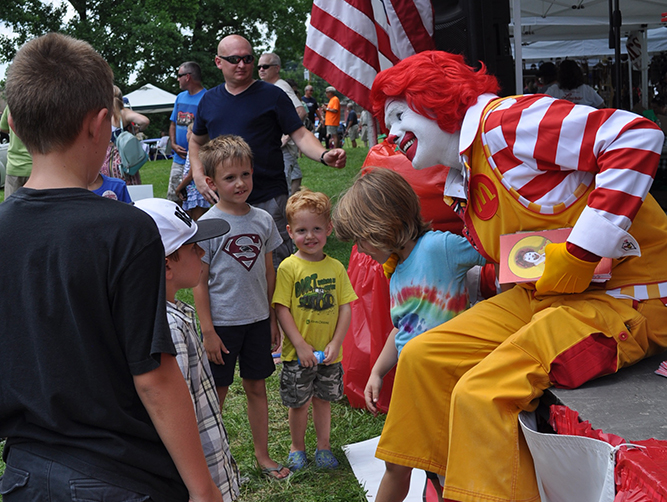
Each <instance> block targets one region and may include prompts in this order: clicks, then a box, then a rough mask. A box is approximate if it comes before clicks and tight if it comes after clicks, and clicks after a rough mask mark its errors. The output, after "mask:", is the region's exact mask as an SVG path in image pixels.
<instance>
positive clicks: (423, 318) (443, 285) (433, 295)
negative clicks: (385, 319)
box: [389, 231, 486, 355]
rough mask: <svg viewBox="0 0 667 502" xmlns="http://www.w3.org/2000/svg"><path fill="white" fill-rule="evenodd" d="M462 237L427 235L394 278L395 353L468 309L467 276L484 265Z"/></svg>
mask: <svg viewBox="0 0 667 502" xmlns="http://www.w3.org/2000/svg"><path fill="white" fill-rule="evenodd" d="M485 263H486V262H485V260H484V258H482V256H481V255H480V254H479V253H478V252H477V251H475V250H474V249H473V247H472V246H471V245H470V243H469V242H468V241H467V240H466V239H465V237H461V236H460V235H456V234H452V233H450V232H440V231H436V232H426V233H425V234H424V235H423V236H422V237H420V238H419V239H418V240H417V242H416V244H415V247H414V248H413V250H412V252H411V253H410V255H409V256H408V258H407V260H405V261H404V262H402V263H399V264H398V266H397V267H396V271H395V272H394V274H393V275H392V276H391V281H390V283H389V292H390V295H391V320H392V322H393V324H394V326H395V327H396V328H397V329H398V332H397V333H396V349H397V350H398V354H399V355H400V353H401V350H402V349H403V346H404V345H405V344H406V343H408V342H409V341H410V340H412V339H413V338H414V337H415V336H417V335H419V334H421V333H423V332H424V331H427V330H429V329H431V328H435V327H436V326H439V325H440V324H442V323H443V322H445V321H448V320H449V319H451V318H453V317H455V316H456V315H458V314H460V313H461V312H463V311H464V310H465V309H467V308H468V291H467V289H466V273H467V272H468V270H470V269H471V268H472V267H474V266H475V265H484V264H485Z"/></svg>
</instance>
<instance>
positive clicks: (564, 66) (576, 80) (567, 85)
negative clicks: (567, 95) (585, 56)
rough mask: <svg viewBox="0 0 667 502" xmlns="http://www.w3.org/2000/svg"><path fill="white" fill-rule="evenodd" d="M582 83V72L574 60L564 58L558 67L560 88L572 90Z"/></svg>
mask: <svg viewBox="0 0 667 502" xmlns="http://www.w3.org/2000/svg"><path fill="white" fill-rule="evenodd" d="M583 83H584V74H583V72H582V71H581V68H579V65H578V64H577V62H576V61H574V60H572V59H566V60H565V61H563V62H562V63H561V64H560V66H559V67H558V85H559V87H560V88H561V89H565V90H568V91H569V90H572V89H576V88H577V87H579V86H580V85H581V84H583Z"/></svg>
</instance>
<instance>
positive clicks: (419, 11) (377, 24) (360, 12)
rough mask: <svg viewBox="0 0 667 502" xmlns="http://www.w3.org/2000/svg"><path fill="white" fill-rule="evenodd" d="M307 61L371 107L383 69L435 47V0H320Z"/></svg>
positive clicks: (310, 31)
mask: <svg viewBox="0 0 667 502" xmlns="http://www.w3.org/2000/svg"><path fill="white" fill-rule="evenodd" d="M310 23H311V25H310V27H309V28H308V37H307V40H306V50H305V53H304V58H303V64H304V66H305V67H306V68H308V69H309V70H311V71H312V72H313V73H315V74H317V75H319V76H320V77H322V78H324V79H325V80H326V81H327V82H329V83H331V84H332V85H333V86H334V87H336V89H338V90H339V91H340V92H341V93H343V94H344V95H345V96H347V97H349V98H351V99H353V100H354V101H356V102H357V103H359V104H360V105H361V106H363V107H364V108H366V109H369V108H370V88H371V86H372V84H373V80H374V79H375V76H376V75H377V73H378V72H379V71H381V70H384V69H386V68H389V67H391V66H392V65H394V64H396V63H397V62H398V61H400V59H403V58H406V57H408V56H411V55H412V54H415V53H416V52H419V51H421V50H426V49H433V48H435V43H434V41H433V31H434V26H433V8H432V6H431V4H430V1H429V0H314V2H313V9H312V12H311V20H310Z"/></svg>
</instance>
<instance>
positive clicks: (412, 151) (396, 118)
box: [384, 99, 460, 169]
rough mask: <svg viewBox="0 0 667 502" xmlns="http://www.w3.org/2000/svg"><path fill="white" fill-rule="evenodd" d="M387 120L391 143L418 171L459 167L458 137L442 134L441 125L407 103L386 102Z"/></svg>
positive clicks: (397, 101) (385, 117) (455, 134)
mask: <svg viewBox="0 0 667 502" xmlns="http://www.w3.org/2000/svg"><path fill="white" fill-rule="evenodd" d="M384 120H385V123H386V124H387V127H388V128H389V138H388V139H389V141H390V142H392V143H394V144H395V145H397V146H398V147H399V150H400V151H401V152H402V153H404V154H405V156H406V157H407V158H408V159H409V160H410V162H412V166H413V167H414V168H415V169H425V168H427V167H431V166H435V165H437V164H443V165H445V166H450V167H459V166H460V161H459V152H458V147H459V136H460V133H459V132H458V131H457V132H455V133H454V134H450V133H448V132H445V131H443V130H442V129H440V127H439V126H438V123H437V122H436V121H435V120H433V119H430V118H428V117H424V116H423V115H420V114H418V113H417V112H415V111H413V110H412V109H411V108H410V107H409V106H408V104H407V103H406V102H405V100H402V99H395V100H392V101H387V103H386V105H385V108H384Z"/></svg>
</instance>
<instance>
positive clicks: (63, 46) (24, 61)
mask: <svg viewBox="0 0 667 502" xmlns="http://www.w3.org/2000/svg"><path fill="white" fill-rule="evenodd" d="M112 86H113V72H112V71H111V68H110V67H109V65H108V64H107V62H106V61H105V60H104V59H103V58H102V56H100V55H99V54H98V53H97V52H96V51H95V49H93V48H92V47H91V46H90V44H88V43H87V42H83V41H81V40H76V39H74V38H71V37H68V36H66V35H61V34H59V33H49V34H48V35H44V36H42V37H38V38H34V39H32V40H30V41H29V42H27V43H26V44H25V45H23V47H21V49H19V51H18V52H17V53H16V57H15V58H14V61H13V63H12V65H11V67H10V68H9V71H8V73H7V84H6V87H5V91H6V96H7V104H8V105H9V109H10V110H11V112H12V120H13V121H14V128H15V129H16V134H17V136H18V137H20V138H21V140H22V141H23V143H24V144H25V146H26V148H27V150H28V151H29V152H30V153H40V154H42V155H45V154H48V153H51V152H53V151H58V150H64V149H66V148H67V147H69V146H70V145H71V144H72V143H73V142H74V141H75V140H76V138H77V136H78V135H79V133H80V132H81V128H82V126H83V121H84V119H85V118H86V115H88V114H89V113H90V112H98V111H100V110H102V109H105V108H106V109H107V110H109V112H110V113H111V110H112V109H113V90H112Z"/></svg>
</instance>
